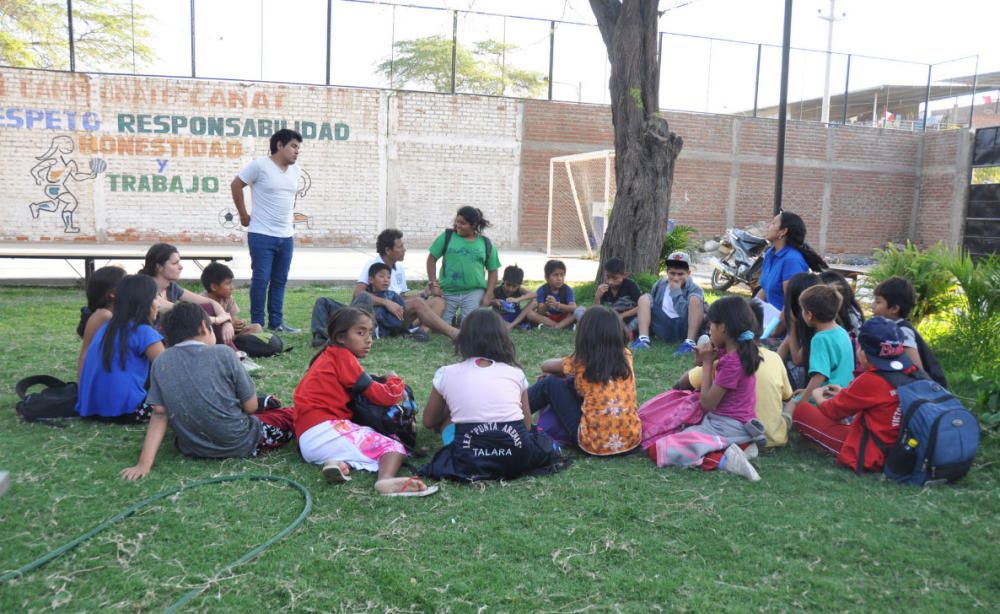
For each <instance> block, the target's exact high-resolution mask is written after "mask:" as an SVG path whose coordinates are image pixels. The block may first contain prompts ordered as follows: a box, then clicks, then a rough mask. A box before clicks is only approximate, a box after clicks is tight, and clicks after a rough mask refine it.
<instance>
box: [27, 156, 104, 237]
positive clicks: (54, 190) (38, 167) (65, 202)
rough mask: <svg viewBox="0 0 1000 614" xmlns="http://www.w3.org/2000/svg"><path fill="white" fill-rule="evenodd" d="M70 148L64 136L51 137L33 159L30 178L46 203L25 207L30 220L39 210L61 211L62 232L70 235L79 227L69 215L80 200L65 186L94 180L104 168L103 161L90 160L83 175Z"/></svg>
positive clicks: (39, 202)
mask: <svg viewBox="0 0 1000 614" xmlns="http://www.w3.org/2000/svg"><path fill="white" fill-rule="evenodd" d="M74 149H75V146H74V144H73V139H71V138H70V137H68V136H56V137H53V138H52V143H51V144H50V145H49V149H48V151H46V152H45V153H44V154H42V155H41V156H39V157H37V158H35V159H36V160H38V163H37V164H35V166H33V167H32V169H31V171H30V172H31V176H32V178H33V179H34V180H35V185H39V186H42V191H43V193H44V195H45V197H46V200H42V201H38V202H33V203H31V204H30V205H28V210H29V211H31V217H32V218H33V219H36V220H37V219H38V214H39V213H40V212H42V211H47V212H49V213H52V212H55V211H60V209H61V212H60V216H61V217H62V222H63V232H65V233H70V234H76V233H79V232H80V227H79V226H77V225H76V224H75V223H74V219H73V214H74V213H75V212H76V208H77V207H78V206H79V204H80V201H79V199H78V198H77V197H76V195H75V194H73V192H72V191H71V190H70V188H69V186H68V185H67V184H69V183H70V182H71V181H72V182H80V181H89V180H92V179H96V178H97V176H98V175H99V174H101V173H103V172H104V171H106V170H107V168H108V165H107V163H106V162H105V161H104V160H103V159H101V158H91V160H90V172H89V173H86V172H83V171H82V170H80V167H79V165H78V164H77V162H76V160H74V159H72V158H71V157H70V155H71V154H72V153H73V151H74Z"/></svg>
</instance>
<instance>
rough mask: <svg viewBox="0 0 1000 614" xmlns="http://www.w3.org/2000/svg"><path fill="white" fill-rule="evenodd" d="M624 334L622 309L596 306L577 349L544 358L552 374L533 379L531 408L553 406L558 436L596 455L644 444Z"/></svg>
mask: <svg viewBox="0 0 1000 614" xmlns="http://www.w3.org/2000/svg"><path fill="white" fill-rule="evenodd" d="M625 335H626V333H625V326H624V325H623V324H622V321H621V318H619V317H618V314H616V313H615V312H614V311H612V310H610V309H608V308H607V307H604V306H601V305H595V306H593V307H590V308H588V309H587V311H586V312H584V314H583V317H582V318H580V324H579V326H577V328H576V347H575V350H574V352H573V354H572V355H570V356H566V357H564V358H553V359H550V360H546V361H545V362H543V363H542V372H543V373H546V374H547V377H543V378H542V379H540V380H538V381H537V382H535V383H534V384H532V386H531V388H529V389H528V400H529V402H530V404H531V411H532V412H538V411H541V410H542V409H545V408H546V407H548V410H546V411H548V412H551V413H552V414H553V415H554V416H555V419H556V420H555V423H554V424H555V425H558V428H553V429H552V430H550V431H547V432H548V433H549V434H550V435H551V436H552V437H553V438H554V439H557V440H560V441H565V442H567V443H569V444H571V445H576V446H579V447H580V449H581V450H583V451H584V452H586V453H588V454H593V455H596V456H611V455H614V454H624V453H625V452H628V451H630V450H633V449H635V448H636V447H637V446H638V445H639V440H640V438H641V436H642V433H641V431H642V425H641V423H640V422H639V413H638V408H637V404H636V393H635V373H634V372H633V371H632V353H631V352H629V351H628V348H626V347H625ZM542 422H543V416H539V423H540V424H541V423H542Z"/></svg>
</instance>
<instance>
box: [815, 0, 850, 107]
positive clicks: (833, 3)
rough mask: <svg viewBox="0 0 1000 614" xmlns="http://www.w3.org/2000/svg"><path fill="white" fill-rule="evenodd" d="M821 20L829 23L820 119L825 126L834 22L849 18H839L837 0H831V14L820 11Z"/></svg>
mask: <svg viewBox="0 0 1000 614" xmlns="http://www.w3.org/2000/svg"><path fill="white" fill-rule="evenodd" d="M819 12H820V15H819V18H820V19H822V20H824V21H826V22H827V28H826V78H825V79H823V114H822V116H821V117H820V121H822V122H823V123H824V124H828V123H830V60H831V58H832V57H833V55H832V53H831V51H832V50H833V24H834V22H837V21H840V20H841V19H843V18H844V17H846V16H847V13H842V14H841V15H840V17H837V0H830V14H829V15H825V16H824V15H823V14H822V10H821V11H819Z"/></svg>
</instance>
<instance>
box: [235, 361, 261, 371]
mask: <svg viewBox="0 0 1000 614" xmlns="http://www.w3.org/2000/svg"><path fill="white" fill-rule="evenodd" d="M240 364H241V365H243V368H244V369H246V372H247V373H253V372H254V371H258V370H260V369H261V368H262V367H261V366H260V365H258V364H257V363H255V362H254V361H252V360H250V359H249V358H244V359H243V360H241V361H240Z"/></svg>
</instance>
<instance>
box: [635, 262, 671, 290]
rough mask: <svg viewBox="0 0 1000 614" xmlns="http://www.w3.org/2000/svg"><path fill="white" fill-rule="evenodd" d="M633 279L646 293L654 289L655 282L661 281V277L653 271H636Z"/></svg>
mask: <svg viewBox="0 0 1000 614" xmlns="http://www.w3.org/2000/svg"><path fill="white" fill-rule="evenodd" d="M668 255H669V254H668ZM632 279H634V280H635V283H637V284H639V289H640V290H642V291H643V292H644V293H645V292H649V291H650V290H652V289H653V284H655V283H656V282H657V281H659V279H660V277H659V275H653V274H652V273H636V274H634V275H632Z"/></svg>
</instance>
